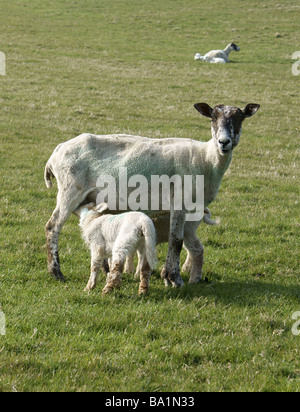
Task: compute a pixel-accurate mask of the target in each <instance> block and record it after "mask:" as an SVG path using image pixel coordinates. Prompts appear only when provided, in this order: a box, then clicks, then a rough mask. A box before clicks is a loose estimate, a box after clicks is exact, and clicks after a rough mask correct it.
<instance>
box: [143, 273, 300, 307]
mask: <svg viewBox="0 0 300 412" xmlns="http://www.w3.org/2000/svg"><path fill="white" fill-rule="evenodd" d="M154 276H155V275H154ZM183 280H184V282H185V285H184V286H183V287H182V288H179V289H173V288H165V291H163V290H162V289H161V287H157V286H156V285H155V284H154V285H153V284H150V293H149V295H148V297H147V298H148V299H150V300H151V301H162V300H165V299H183V300H186V301H192V300H194V299H197V298H199V297H209V298H212V299H214V300H216V301H220V302H222V303H224V304H230V303H232V304H235V305H238V306H257V305H258V304H259V303H261V302H262V301H265V300H269V299H276V298H288V299H289V300H295V304H298V305H299V302H300V288H299V285H298V284H297V282H296V278H294V281H290V283H291V284H289V285H287V284H285V285H283V284H277V283H275V282H272V280H270V279H265V278H256V277H254V276H251V275H250V276H249V277H247V278H243V279H238V280H237V279H236V278H234V279H232V278H228V279H225V280H224V278H223V277H221V276H220V275H218V274H216V273H210V274H209V279H208V280H205V281H201V282H200V283H198V284H193V285H191V284H188V276H187V275H183Z"/></svg>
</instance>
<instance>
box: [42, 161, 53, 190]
mask: <svg viewBox="0 0 300 412" xmlns="http://www.w3.org/2000/svg"><path fill="white" fill-rule="evenodd" d="M52 178H55V176H54V174H53V172H52V169H51V166H50V163H49V162H48V163H47V164H46V167H45V173H44V179H45V183H46V186H47V188H48V189H50V188H51V187H52V182H51V179H52Z"/></svg>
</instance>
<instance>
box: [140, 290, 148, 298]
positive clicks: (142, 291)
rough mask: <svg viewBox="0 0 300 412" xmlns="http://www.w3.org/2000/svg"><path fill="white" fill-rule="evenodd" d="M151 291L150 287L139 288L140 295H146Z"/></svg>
mask: <svg viewBox="0 0 300 412" xmlns="http://www.w3.org/2000/svg"><path fill="white" fill-rule="evenodd" d="M148 292H149V288H139V296H145V295H147V293H148Z"/></svg>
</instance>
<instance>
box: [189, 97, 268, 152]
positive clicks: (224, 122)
mask: <svg viewBox="0 0 300 412" xmlns="http://www.w3.org/2000/svg"><path fill="white" fill-rule="evenodd" d="M259 107H260V105H259V104H255V103H249V104H247V106H245V107H244V109H239V108H238V107H232V106H223V105H218V106H215V107H214V108H213V109H212V108H211V107H210V106H209V105H208V104H206V103H197V104H195V109H196V110H198V112H199V113H201V114H202V115H203V116H206V117H209V118H210V119H211V121H212V124H211V131H212V137H213V139H214V141H215V144H216V146H217V148H218V151H219V153H220V154H221V155H228V154H230V153H231V152H232V150H233V149H234V148H235V147H236V146H237V145H238V143H239V140H240V136H241V133H242V123H243V121H244V119H246V117H251V116H253V115H254V114H255V113H256V112H257V110H258V109H259Z"/></svg>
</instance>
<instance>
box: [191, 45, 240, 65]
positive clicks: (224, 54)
mask: <svg viewBox="0 0 300 412" xmlns="http://www.w3.org/2000/svg"><path fill="white" fill-rule="evenodd" d="M232 51H240V47H239V46H237V45H236V44H234V43H229V44H228V45H227V46H226V47H225V49H224V50H211V51H210V52H208V53H206V54H205V55H204V56H201V54H200V53H196V54H195V60H202V61H206V62H209V63H228V62H229V57H228V56H229V54H230V52H232Z"/></svg>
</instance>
